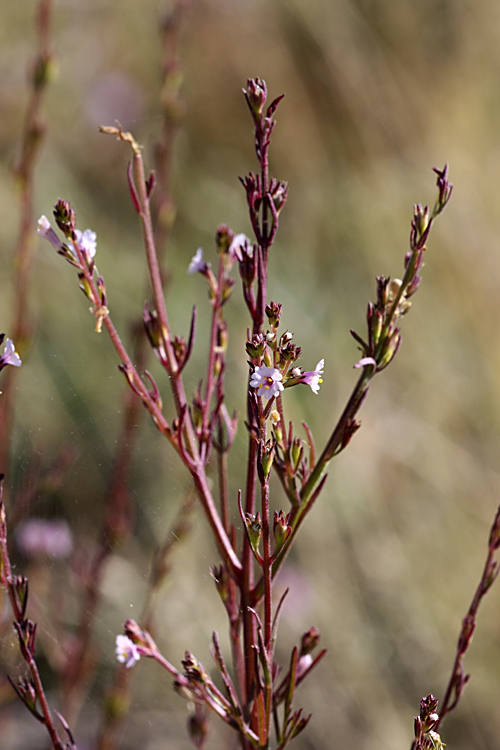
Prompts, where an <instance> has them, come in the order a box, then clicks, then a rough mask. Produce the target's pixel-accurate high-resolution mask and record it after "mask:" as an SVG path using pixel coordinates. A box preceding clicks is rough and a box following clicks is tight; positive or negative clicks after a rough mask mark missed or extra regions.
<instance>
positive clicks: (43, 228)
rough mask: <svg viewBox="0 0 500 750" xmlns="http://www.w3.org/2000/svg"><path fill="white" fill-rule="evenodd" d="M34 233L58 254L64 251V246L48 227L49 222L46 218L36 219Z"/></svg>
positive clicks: (49, 226)
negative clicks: (48, 243)
mask: <svg viewBox="0 0 500 750" xmlns="http://www.w3.org/2000/svg"><path fill="white" fill-rule="evenodd" d="M36 233H37V234H39V235H40V237H43V238H44V239H45V240H48V242H50V244H51V245H52V247H53V248H54V249H55V250H57V252H58V253H60V252H61V251H63V250H64V248H66V245H64V243H63V242H61V240H60V239H59V237H58V236H57V234H56V233H55V232H54V230H53V229H52V227H51V225H50V221H49V220H48V219H47V217H46V216H40V218H39V219H38V226H37V230H36Z"/></svg>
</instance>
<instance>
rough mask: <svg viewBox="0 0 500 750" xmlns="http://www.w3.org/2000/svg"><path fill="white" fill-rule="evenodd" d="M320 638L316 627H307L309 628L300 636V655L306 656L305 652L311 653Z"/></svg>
mask: <svg viewBox="0 0 500 750" xmlns="http://www.w3.org/2000/svg"><path fill="white" fill-rule="evenodd" d="M320 638H321V636H320V634H319V630H317V628H314V627H313V628H309V630H308V631H307V632H306V633H304V635H303V636H302V640H301V642H300V656H306V655H307V654H310V653H312V651H314V649H315V648H316V647H317V645H318V644H319V641H320Z"/></svg>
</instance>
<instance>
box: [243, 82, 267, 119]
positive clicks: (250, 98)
mask: <svg viewBox="0 0 500 750" xmlns="http://www.w3.org/2000/svg"><path fill="white" fill-rule="evenodd" d="M243 93H244V94H245V99H246V100H247V103H248V106H249V107H250V111H251V113H252V115H253V116H254V119H259V118H260V117H261V115H262V111H263V108H264V104H265V103H266V98H267V87H266V83H265V81H261V80H260V79H259V78H255V79H253V78H249V79H248V81H247V88H246V90H245V89H243Z"/></svg>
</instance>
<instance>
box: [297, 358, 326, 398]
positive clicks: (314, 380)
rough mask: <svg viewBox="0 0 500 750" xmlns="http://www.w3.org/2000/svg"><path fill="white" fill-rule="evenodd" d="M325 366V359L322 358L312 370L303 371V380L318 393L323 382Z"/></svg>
mask: <svg viewBox="0 0 500 750" xmlns="http://www.w3.org/2000/svg"><path fill="white" fill-rule="evenodd" d="M324 367H325V360H324V359H320V361H319V362H318V364H317V365H316V368H315V369H314V370H313V371H312V372H303V373H302V382H303V383H305V384H306V385H309V386H310V387H311V391H312V392H313V393H318V391H319V387H320V385H321V383H322V382H323V378H322V377H321V376H322V375H323V370H324Z"/></svg>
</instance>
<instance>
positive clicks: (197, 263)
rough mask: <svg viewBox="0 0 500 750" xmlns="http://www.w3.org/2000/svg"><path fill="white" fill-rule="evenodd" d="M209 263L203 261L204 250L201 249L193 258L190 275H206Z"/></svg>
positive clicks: (189, 270)
mask: <svg viewBox="0 0 500 750" xmlns="http://www.w3.org/2000/svg"><path fill="white" fill-rule="evenodd" d="M208 267H209V266H208V263H205V261H204V260H203V248H202V247H199V248H198V250H197V251H196V254H195V255H193V257H192V258H191V263H190V264H189V268H188V273H198V272H199V273H206V272H207V271H208Z"/></svg>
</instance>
